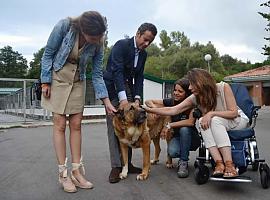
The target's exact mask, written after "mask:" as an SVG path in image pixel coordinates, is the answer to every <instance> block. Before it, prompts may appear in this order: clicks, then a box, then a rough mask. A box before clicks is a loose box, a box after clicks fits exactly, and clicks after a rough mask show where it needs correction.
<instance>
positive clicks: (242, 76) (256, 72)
mask: <svg viewBox="0 0 270 200" xmlns="http://www.w3.org/2000/svg"><path fill="white" fill-rule="evenodd" d="M224 81H226V82H233V83H243V84H244V85H246V86H247V88H248V91H249V94H250V96H251V97H252V99H253V102H254V103H255V105H259V106H263V105H267V106H269V105H270V65H266V66H263V67H259V68H256V69H251V70H248V71H244V72H240V73H237V74H233V75H230V76H226V77H225V78H224Z"/></svg>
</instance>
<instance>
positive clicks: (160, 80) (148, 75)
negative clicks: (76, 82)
mask: <svg viewBox="0 0 270 200" xmlns="http://www.w3.org/2000/svg"><path fill="white" fill-rule="evenodd" d="M86 78H87V79H89V80H92V74H91V73H88V74H86ZM144 78H145V79H147V80H150V81H154V82H156V83H161V84H162V83H172V84H173V83H174V82H175V81H176V80H167V79H161V78H159V77H156V76H153V75H150V74H146V73H144Z"/></svg>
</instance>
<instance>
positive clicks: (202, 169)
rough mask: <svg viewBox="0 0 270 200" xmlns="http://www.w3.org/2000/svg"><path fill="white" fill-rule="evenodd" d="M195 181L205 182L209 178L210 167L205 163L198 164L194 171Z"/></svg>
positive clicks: (200, 183)
mask: <svg viewBox="0 0 270 200" xmlns="http://www.w3.org/2000/svg"><path fill="white" fill-rule="evenodd" d="M194 176H195V181H196V183H197V184H198V185H202V184H205V183H206V182H207V181H208V179H209V169H208V167H207V166H205V165H201V166H198V167H197V168H196V169H195V172H194Z"/></svg>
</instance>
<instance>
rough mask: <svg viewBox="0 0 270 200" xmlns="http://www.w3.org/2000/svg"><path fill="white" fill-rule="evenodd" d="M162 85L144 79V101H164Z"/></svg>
mask: <svg viewBox="0 0 270 200" xmlns="http://www.w3.org/2000/svg"><path fill="white" fill-rule="evenodd" d="M162 97H163V96H162V84H161V83H157V82H154V81H150V80H147V79H144V87H143V99H144V100H147V99H162Z"/></svg>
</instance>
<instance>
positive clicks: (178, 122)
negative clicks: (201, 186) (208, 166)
mask: <svg viewBox="0 0 270 200" xmlns="http://www.w3.org/2000/svg"><path fill="white" fill-rule="evenodd" d="M173 88H174V89H173V97H172V98H167V99H163V100H158V99H157V100H146V101H145V104H146V105H147V106H148V107H151V108H155V107H156V108H161V107H165V106H168V107H171V106H175V105H177V104H179V103H181V102H182V101H184V99H186V98H187V97H188V96H189V95H190V94H191V92H190V90H189V89H188V88H189V81H188V80H187V79H185V78H182V79H179V80H177V81H175V83H174V87H173ZM171 121H172V122H171V123H168V124H167V125H166V126H165V127H164V128H163V131H162V133H161V135H160V137H161V138H167V134H168V133H169V132H170V129H173V138H172V139H171V140H170V142H169V143H168V150H167V151H168V155H169V156H170V157H171V158H179V161H178V170H177V176H178V177H179V178H186V177H188V175H189V172H188V160H189V151H190V149H191V145H192V144H195V143H197V144H199V143H200V138H199V135H198V132H197V129H196V127H195V121H196V119H195V118H194V117H193V109H189V110H187V111H185V112H183V113H179V114H177V115H173V116H171ZM192 140H194V141H192ZM195 140H196V141H195ZM166 165H167V167H171V165H172V162H171V161H170V163H166Z"/></svg>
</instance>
